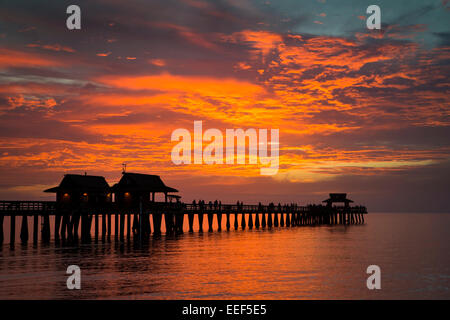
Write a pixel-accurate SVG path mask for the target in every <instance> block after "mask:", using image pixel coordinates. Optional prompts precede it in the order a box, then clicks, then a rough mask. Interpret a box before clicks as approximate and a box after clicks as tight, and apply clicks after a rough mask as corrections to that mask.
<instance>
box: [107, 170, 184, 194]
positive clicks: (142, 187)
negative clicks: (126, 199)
mask: <svg viewBox="0 0 450 320" xmlns="http://www.w3.org/2000/svg"><path fill="white" fill-rule="evenodd" d="M120 189H127V190H130V191H133V190H135V191H136V190H137V191H147V192H178V190H177V189H174V188H171V187H168V186H166V185H165V184H164V182H163V181H162V180H161V177H160V176H157V175H153V174H142V173H131V172H124V173H123V176H122V178H121V179H120V181H119V182H118V183H116V184H115V185H114V186H113V190H114V191H117V190H120Z"/></svg>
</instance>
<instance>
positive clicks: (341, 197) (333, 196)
mask: <svg viewBox="0 0 450 320" xmlns="http://www.w3.org/2000/svg"><path fill="white" fill-rule="evenodd" d="M322 202H326V203H327V206H329V207H331V206H332V205H333V203H335V202H338V203H344V206H345V207H349V206H350V203H351V202H353V201H352V200H350V199H347V194H346V193H330V198H328V199H327V200H323V201H322Z"/></svg>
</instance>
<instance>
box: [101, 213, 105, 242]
mask: <svg viewBox="0 0 450 320" xmlns="http://www.w3.org/2000/svg"><path fill="white" fill-rule="evenodd" d="M105 239H106V212H103V214H102V242H105Z"/></svg>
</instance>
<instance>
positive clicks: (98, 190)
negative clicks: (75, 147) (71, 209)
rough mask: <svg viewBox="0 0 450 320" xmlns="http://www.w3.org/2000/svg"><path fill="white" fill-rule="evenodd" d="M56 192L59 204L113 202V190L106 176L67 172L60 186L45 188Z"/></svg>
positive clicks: (100, 203)
mask: <svg viewBox="0 0 450 320" xmlns="http://www.w3.org/2000/svg"><path fill="white" fill-rule="evenodd" d="M44 192H50V193H56V202H57V203H58V204H70V205H77V204H80V203H87V204H89V205H102V204H106V203H109V202H111V191H110V187H109V185H108V183H107V182H106V180H105V178H104V177H100V176H88V175H86V174H84V175H80V174H66V175H64V178H63V179H62V180H61V183H60V184H59V186H57V187H54V188H50V189H47V190H44Z"/></svg>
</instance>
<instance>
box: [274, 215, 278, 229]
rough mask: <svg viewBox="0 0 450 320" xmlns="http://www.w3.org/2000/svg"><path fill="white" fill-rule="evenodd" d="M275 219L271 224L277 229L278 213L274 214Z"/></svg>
mask: <svg viewBox="0 0 450 320" xmlns="http://www.w3.org/2000/svg"><path fill="white" fill-rule="evenodd" d="M274 216H275V219H274V222H273V225H274V227H278V212H275V215H274Z"/></svg>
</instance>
